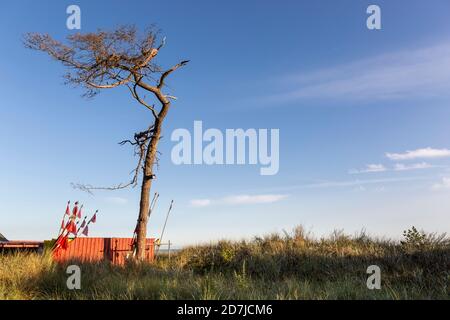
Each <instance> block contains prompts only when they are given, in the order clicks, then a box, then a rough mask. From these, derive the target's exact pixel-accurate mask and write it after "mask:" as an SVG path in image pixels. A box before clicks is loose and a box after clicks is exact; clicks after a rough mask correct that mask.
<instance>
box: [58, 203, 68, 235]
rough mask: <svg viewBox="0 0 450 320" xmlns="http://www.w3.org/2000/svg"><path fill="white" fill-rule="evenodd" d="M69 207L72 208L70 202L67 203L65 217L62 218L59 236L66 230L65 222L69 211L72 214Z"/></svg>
mask: <svg viewBox="0 0 450 320" xmlns="http://www.w3.org/2000/svg"><path fill="white" fill-rule="evenodd" d="M69 206H70V200H69V201H67V206H66V211H64V215H63V217H62V221H61V225H60V226H59V232H58V236H59V235H60V234H61V232H62V231H63V230H64V227H63V226H65V220H66V215H67V210H69V213H70V208H69Z"/></svg>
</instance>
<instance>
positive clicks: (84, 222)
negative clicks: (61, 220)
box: [80, 218, 86, 230]
mask: <svg viewBox="0 0 450 320" xmlns="http://www.w3.org/2000/svg"><path fill="white" fill-rule="evenodd" d="M85 225H86V218H84V220H83V222H82V223H81V226H80V230H81V229H83V228H84V226H85Z"/></svg>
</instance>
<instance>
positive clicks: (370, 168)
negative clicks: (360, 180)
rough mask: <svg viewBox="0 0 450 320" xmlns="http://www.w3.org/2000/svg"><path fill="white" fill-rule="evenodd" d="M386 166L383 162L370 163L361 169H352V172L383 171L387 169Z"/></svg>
mask: <svg viewBox="0 0 450 320" xmlns="http://www.w3.org/2000/svg"><path fill="white" fill-rule="evenodd" d="M386 170H387V169H386V167H385V166H384V165H382V164H368V165H366V167H365V168H364V169H361V170H350V171H349V173H350V174H357V173H370V172H383V171H386Z"/></svg>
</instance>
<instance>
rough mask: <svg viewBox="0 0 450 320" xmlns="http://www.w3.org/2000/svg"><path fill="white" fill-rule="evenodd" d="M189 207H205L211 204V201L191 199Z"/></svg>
mask: <svg viewBox="0 0 450 320" xmlns="http://www.w3.org/2000/svg"><path fill="white" fill-rule="evenodd" d="M190 204H191V206H193V207H197V208H201V207H207V206H209V205H210V204H211V200H209V199H193V200H191V201H190Z"/></svg>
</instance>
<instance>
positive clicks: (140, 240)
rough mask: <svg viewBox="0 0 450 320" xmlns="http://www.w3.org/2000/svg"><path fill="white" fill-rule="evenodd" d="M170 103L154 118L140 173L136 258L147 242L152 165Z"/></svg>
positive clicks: (140, 255) (138, 257)
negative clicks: (142, 168) (141, 172)
mask: <svg viewBox="0 0 450 320" xmlns="http://www.w3.org/2000/svg"><path fill="white" fill-rule="evenodd" d="M169 107H170V103H165V104H163V107H162V109H161V111H160V113H159V114H158V118H157V119H156V120H155V126H154V132H153V135H152V137H151V139H150V142H149V145H148V148H147V154H146V156H145V162H144V170H143V171H144V172H143V175H142V186H141V201H140V204H139V218H138V222H137V239H136V258H137V259H138V260H144V259H145V249H146V242H147V222H148V214H149V210H150V190H151V187H152V180H153V178H154V174H153V166H154V164H155V162H156V154H157V150H158V143H159V139H160V137H161V129H162V123H163V120H164V118H165V117H166V115H167V112H168V111H169Z"/></svg>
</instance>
